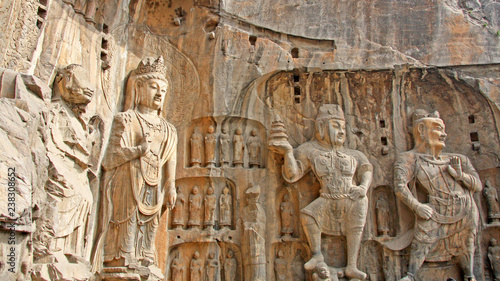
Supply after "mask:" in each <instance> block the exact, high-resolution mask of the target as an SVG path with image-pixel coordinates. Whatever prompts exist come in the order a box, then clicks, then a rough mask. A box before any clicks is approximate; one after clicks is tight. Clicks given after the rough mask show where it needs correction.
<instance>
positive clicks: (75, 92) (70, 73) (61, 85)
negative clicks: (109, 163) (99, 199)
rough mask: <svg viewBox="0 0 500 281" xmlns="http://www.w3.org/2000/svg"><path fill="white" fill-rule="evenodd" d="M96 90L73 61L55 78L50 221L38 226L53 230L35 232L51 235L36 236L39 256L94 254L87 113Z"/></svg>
mask: <svg viewBox="0 0 500 281" xmlns="http://www.w3.org/2000/svg"><path fill="white" fill-rule="evenodd" d="M93 93H94V91H93V90H92V87H91V86H90V82H88V72H87V71H86V70H85V69H84V68H82V67H81V66H80V65H75V64H72V65H69V66H67V67H65V68H64V69H62V70H61V71H60V72H59V74H58V75H57V77H56V80H55V84H54V98H53V103H52V105H51V109H50V115H49V122H48V127H49V129H50V134H49V136H50V137H49V140H48V142H47V156H48V159H49V163H50V166H49V173H48V174H49V179H48V181H47V183H46V187H45V190H46V191H47V208H46V210H45V213H44V214H43V220H42V224H45V225H43V226H41V227H40V228H39V229H42V230H41V231H42V232H45V230H47V229H52V230H53V232H52V231H48V232H47V233H45V234H44V233H37V234H36V236H35V237H50V238H51V239H49V241H46V242H43V241H39V240H38V239H37V238H35V239H34V244H35V256H36V257H40V256H43V255H45V254H50V253H51V252H56V251H62V252H63V253H69V254H74V255H78V256H81V257H85V258H87V259H88V258H89V257H86V256H85V255H86V254H85V245H84V242H85V237H86V236H87V235H88V233H86V230H87V224H88V217H89V214H90V212H91V208H92V202H93V197H92V193H91V191H90V186H89V179H88V176H87V175H88V171H89V164H90V163H89V157H90V151H91V150H90V149H91V142H90V136H89V125H88V122H87V121H88V120H85V118H84V117H83V113H85V112H86V107H87V105H88V104H89V103H90V101H91V99H92V96H93ZM89 242H90V241H89ZM44 245H45V246H44ZM47 246H48V247H47ZM47 248H49V249H47Z"/></svg>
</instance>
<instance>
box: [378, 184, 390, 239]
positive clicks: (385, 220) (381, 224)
mask: <svg viewBox="0 0 500 281" xmlns="http://www.w3.org/2000/svg"><path fill="white" fill-rule="evenodd" d="M375 210H376V214H377V231H378V233H379V235H382V236H388V235H389V215H390V214H389V202H387V198H386V196H385V195H383V194H382V195H381V196H380V197H379V198H378V199H377V203H376V204H375Z"/></svg>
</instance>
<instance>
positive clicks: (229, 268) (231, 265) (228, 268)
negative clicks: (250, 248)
mask: <svg viewBox="0 0 500 281" xmlns="http://www.w3.org/2000/svg"><path fill="white" fill-rule="evenodd" d="M237 266H238V264H237V262H236V259H235V258H234V253H233V251H231V250H228V251H227V255H226V260H225V261H224V277H225V278H224V280H225V281H234V280H236V267H237Z"/></svg>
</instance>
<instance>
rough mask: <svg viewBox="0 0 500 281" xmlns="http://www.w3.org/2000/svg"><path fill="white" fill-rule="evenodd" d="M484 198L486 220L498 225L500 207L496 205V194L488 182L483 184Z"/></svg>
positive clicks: (499, 221)
mask: <svg viewBox="0 0 500 281" xmlns="http://www.w3.org/2000/svg"><path fill="white" fill-rule="evenodd" d="M483 193H484V197H485V199H486V205H487V206H488V218H489V219H490V222H491V223H493V224H500V205H499V204H498V192H497V190H496V188H495V187H494V186H493V185H492V184H491V182H490V181H489V180H487V181H486V183H485V184H484V190H483Z"/></svg>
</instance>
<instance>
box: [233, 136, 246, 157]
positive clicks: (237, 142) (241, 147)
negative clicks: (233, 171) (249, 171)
mask: <svg viewBox="0 0 500 281" xmlns="http://www.w3.org/2000/svg"><path fill="white" fill-rule="evenodd" d="M241 134H242V131H241V128H237V129H236V131H235V132H234V136H233V152H234V153H233V164H234V166H235V167H243V152H244V151H245V144H244V142H243V136H242V135H241Z"/></svg>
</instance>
